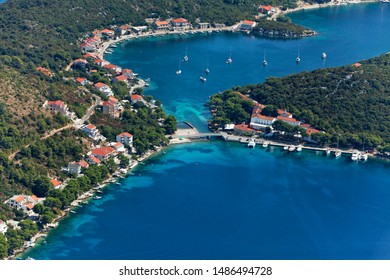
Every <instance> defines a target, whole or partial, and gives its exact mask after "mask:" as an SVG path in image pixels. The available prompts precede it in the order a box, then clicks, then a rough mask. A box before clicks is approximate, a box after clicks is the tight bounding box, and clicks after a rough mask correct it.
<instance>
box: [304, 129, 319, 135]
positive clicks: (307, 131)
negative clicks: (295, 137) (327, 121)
mask: <svg viewBox="0 0 390 280" xmlns="http://www.w3.org/2000/svg"><path fill="white" fill-rule="evenodd" d="M320 132H321V131H319V130H317V129H314V128H308V129H307V130H306V133H307V135H312V134H313V133H320Z"/></svg>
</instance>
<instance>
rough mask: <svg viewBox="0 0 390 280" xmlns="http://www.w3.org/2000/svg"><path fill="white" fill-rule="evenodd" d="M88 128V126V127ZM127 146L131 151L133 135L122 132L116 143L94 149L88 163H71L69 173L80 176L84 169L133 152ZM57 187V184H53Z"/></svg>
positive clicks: (81, 161)
mask: <svg viewBox="0 0 390 280" xmlns="http://www.w3.org/2000/svg"><path fill="white" fill-rule="evenodd" d="M88 126H89V129H90V130H94V129H96V127H95V126H93V125H88ZM86 127H87V126H86ZM124 145H127V146H128V147H129V148H130V149H132V147H133V135H132V134H130V133H128V132H122V133H121V134H118V135H117V136H116V142H113V143H109V144H107V145H104V146H100V147H96V148H94V149H92V150H91V151H90V152H89V153H88V154H87V158H86V161H85V160H80V161H78V162H71V163H69V164H68V168H67V169H68V172H69V173H72V174H76V175H78V174H80V173H81V172H82V169H83V168H85V169H86V168H89V166H90V165H93V164H97V165H99V164H100V163H101V162H103V161H106V160H108V159H109V158H111V157H115V156H116V155H118V154H119V153H124V152H131V151H128V150H126V149H125V146H124ZM52 184H53V185H54V186H55V185H56V184H57V183H56V182H52Z"/></svg>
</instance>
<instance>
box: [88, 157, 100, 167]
mask: <svg viewBox="0 0 390 280" xmlns="http://www.w3.org/2000/svg"><path fill="white" fill-rule="evenodd" d="M87 162H88V163H89V164H91V165H94V164H97V165H99V164H101V163H102V162H101V160H100V159H98V158H97V157H95V156H92V155H91V156H89V157H88V158H87Z"/></svg>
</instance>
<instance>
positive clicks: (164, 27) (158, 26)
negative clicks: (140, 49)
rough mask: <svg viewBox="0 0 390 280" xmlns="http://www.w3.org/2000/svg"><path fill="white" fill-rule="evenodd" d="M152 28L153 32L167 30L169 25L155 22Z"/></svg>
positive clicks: (164, 21) (160, 21) (163, 22)
mask: <svg viewBox="0 0 390 280" xmlns="http://www.w3.org/2000/svg"><path fill="white" fill-rule="evenodd" d="M152 27H153V29H155V30H168V29H169V27H170V24H169V22H168V21H166V20H156V21H155V22H153V24H152Z"/></svg>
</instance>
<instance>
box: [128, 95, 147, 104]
mask: <svg viewBox="0 0 390 280" xmlns="http://www.w3.org/2000/svg"><path fill="white" fill-rule="evenodd" d="M137 102H143V103H145V100H144V98H143V97H142V96H141V95H139V94H133V95H132V96H131V104H133V105H134V104H135V103H137Z"/></svg>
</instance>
